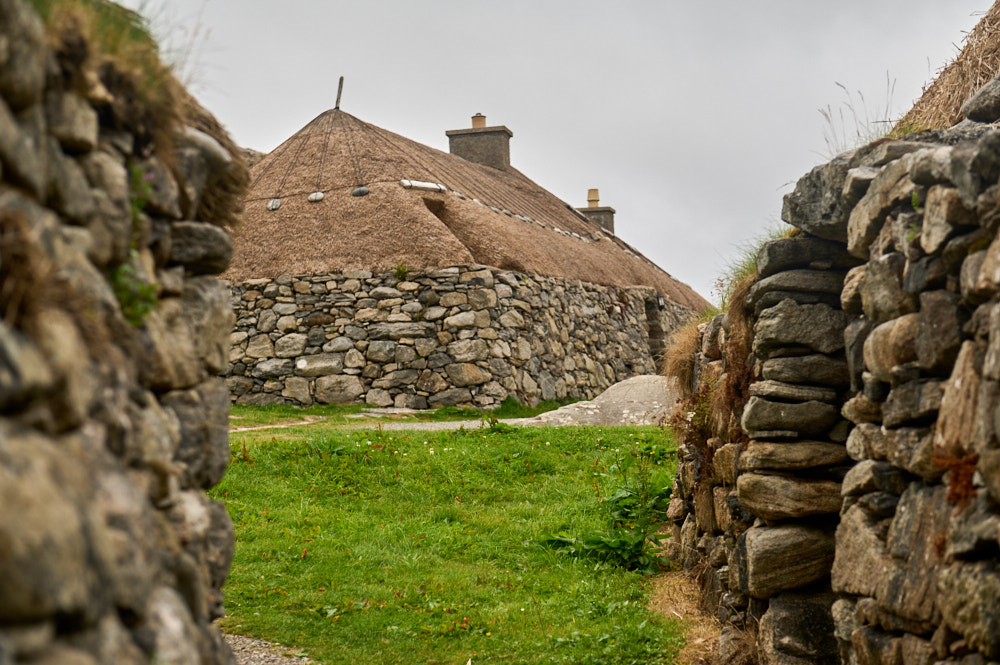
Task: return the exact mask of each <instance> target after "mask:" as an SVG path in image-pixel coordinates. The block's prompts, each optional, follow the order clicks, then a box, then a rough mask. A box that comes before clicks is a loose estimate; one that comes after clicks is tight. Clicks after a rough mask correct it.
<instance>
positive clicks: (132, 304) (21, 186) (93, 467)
mask: <svg viewBox="0 0 1000 665" xmlns="http://www.w3.org/2000/svg"><path fill="white" fill-rule="evenodd" d="M69 36H70V37H73V35H72V34H70V35H69ZM45 42H46V36H45V34H44V29H43V27H42V24H41V21H40V20H39V18H38V16H37V15H36V14H35V13H34V11H33V10H32V9H30V8H29V6H28V5H26V4H24V3H22V2H21V1H20V0H0V44H3V48H2V49H0V663H3V664H4V665H7V664H13V663H29V662H30V663H34V664H36V665H43V664H45V665H48V664H54V663H74V664H78V665H96V664H97V663H119V664H134V665H140V664H145V663H150V662H156V663H163V664H167V663H169V664H178V665H180V664H182V663H183V664H191V663H200V664H203V665H209V664H216V663H220V664H221V663H233V662H234V660H233V657H232V654H231V652H230V651H229V649H228V647H227V646H226V645H225V643H224V642H223V640H222V638H221V635H220V634H219V632H218V631H217V629H216V628H215V627H213V626H212V624H211V621H212V620H213V619H214V618H216V617H218V616H220V614H221V613H222V600H223V598H222V592H221V587H222V583H223V581H224V580H225V578H226V575H227V572H228V569H229V564H230V560H231V556H232V547H233V531H232V525H231V523H230V521H229V517H228V516H227V514H226V510H225V508H224V507H223V506H222V504H220V503H217V502H213V501H211V500H210V499H209V498H208V496H207V494H206V489H208V488H210V487H211V486H212V485H214V484H215V483H217V482H218V481H219V480H220V478H221V477H222V474H223V472H224V471H225V469H226V465H227V463H228V461H229V447H228V442H227V438H228V435H227V425H228V423H227V413H228V407H229V399H228V392H227V390H226V386H225V383H224V381H223V379H222V378H221V377H218V376H217V375H218V374H219V373H220V372H222V371H223V370H224V369H225V367H226V361H227V354H228V338H229V332H230V328H231V325H232V321H233V319H232V311H231V308H230V304H229V293H228V289H227V288H226V286H225V284H224V283H221V282H219V281H217V280H216V279H215V278H214V277H212V276H211V275H210V273H214V272H218V271H220V270H222V269H224V268H225V265H226V263H227V261H228V254H227V252H228V251H229V247H230V244H229V237H228V235H227V234H226V232H225V231H223V230H222V229H220V228H219V227H218V226H215V225H214V224H211V223H209V222H212V221H215V220H214V219H204V218H203V219H199V218H198V216H197V211H198V209H199V201H203V200H204V198H205V197H209V196H213V195H215V193H216V192H215V188H217V187H218V182H220V179H222V178H225V177H227V176H226V174H230V175H231V173H232V172H233V170H234V169H235V170H237V171H238V170H239V169H240V168H242V167H241V166H240V165H239V164H238V163H237V162H235V161H234V156H233V155H232V154H230V153H229V152H228V151H227V150H226V149H223V147H222V146H221V145H220V143H219V142H218V141H217V140H215V139H214V138H212V137H210V136H208V135H207V134H205V133H203V132H201V131H199V130H197V129H195V128H193V127H184V126H179V125H178V126H174V127H169V126H160V127H149V126H146V127H145V128H144V130H143V131H138V130H136V131H133V130H132V129H130V128H129V127H130V126H129V118H125V117H123V116H122V115H120V112H121V111H122V109H123V108H124V107H127V106H128V105H129V104H130V103H135V101H134V100H124V99H123V98H120V97H117V96H116V95H117V94H118V89H117V88H116V87H115V86H116V84H121V83H122V81H123V79H122V78H120V77H118V78H115V77H116V76H118V75H117V73H116V72H115V70H114V67H113V66H108V67H104V68H101V69H100V70H99V71H98V70H97V69H92V68H90V67H91V65H89V64H87V62H85V61H84V60H83V58H82V57H80V56H81V53H82V54H84V55H85V54H86V49H87V44H86V42H85V41H83V40H82V39H77V38H76V37H73V41H72V42H71V45H72V46H73V50H72V51H71V52H70V53H67V52H63V51H59V52H56V53H54V52H53V51H50V50H49V48H48V47H46V46H45ZM65 45H66V44H65V43H64V44H63V46H65ZM133 110H134V108H133ZM146 119H147V120H148V117H147V118H146ZM150 129H154V130H162V131H163V132H164V133H165V136H167V137H168V139H169V137H170V136H171V135H173V138H172V139H169V140H170V141H171V144H172V148H173V162H172V166H169V167H168V166H167V162H165V161H161V160H160V159H159V158H158V157H157V151H156V149H155V148H154V147H153V144H152V143H149V142H147V140H148V139H149V135H148V134H147V133H145V130H150ZM237 159H238V158H237ZM238 180H239V178H238V177H237V178H236V181H238ZM147 190H148V191H147ZM147 199H148V200H147ZM217 200H221V199H217Z"/></svg>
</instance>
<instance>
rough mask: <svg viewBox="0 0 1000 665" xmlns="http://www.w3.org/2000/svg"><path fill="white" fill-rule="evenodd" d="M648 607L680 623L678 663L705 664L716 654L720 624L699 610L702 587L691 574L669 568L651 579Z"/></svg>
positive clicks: (687, 664)
mask: <svg viewBox="0 0 1000 665" xmlns="http://www.w3.org/2000/svg"><path fill="white" fill-rule="evenodd" d="M652 584H653V593H652V597H651V599H650V602H649V609H650V610H651V611H653V612H659V613H660V614H662V615H663V616H665V617H667V618H670V619H678V620H680V621H682V622H683V625H684V634H685V636H686V639H685V644H684V648H683V649H681V652H680V654H679V655H678V657H677V662H678V663H679V664H680V665H708V664H709V663H711V662H712V660H713V659H714V657H715V651H716V647H717V645H718V642H719V634H720V632H721V631H722V625H721V624H720V623H719V620H718V619H717V618H715V617H714V616H712V615H710V614H706V613H705V612H704V611H702V609H701V590H700V589H699V587H698V582H697V580H696V579H694V577H693V576H692V574H691V573H689V572H684V571H670V572H667V573H664V574H663V575H660V576H658V577H655V578H654V579H653V580H652Z"/></svg>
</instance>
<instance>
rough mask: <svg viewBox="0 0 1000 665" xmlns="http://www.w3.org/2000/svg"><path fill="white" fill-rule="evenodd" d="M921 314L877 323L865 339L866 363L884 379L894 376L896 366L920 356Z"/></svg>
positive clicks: (876, 374)
mask: <svg viewBox="0 0 1000 665" xmlns="http://www.w3.org/2000/svg"><path fill="white" fill-rule="evenodd" d="M919 321H920V316H919V315H918V314H907V315H905V316H901V317H899V318H896V319H892V320H890V321H886V322H885V323H883V324H880V325H878V326H875V328H873V329H872V331H871V333H869V335H868V338H867V339H866V340H865V343H864V351H863V352H864V359H865V367H867V368H868V371H869V372H871V373H872V375H873V376H874V377H875V378H877V379H878V380H880V381H884V382H887V383H888V382H889V381H891V380H892V369H893V368H894V367H896V366H898V365H903V364H905V363H908V362H912V361H914V360H916V359H917V346H916V343H917V332H918V328H919Z"/></svg>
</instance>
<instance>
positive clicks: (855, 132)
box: [819, 72, 896, 158]
mask: <svg viewBox="0 0 1000 665" xmlns="http://www.w3.org/2000/svg"><path fill="white" fill-rule="evenodd" d="M834 84H835V85H836V86H837V87H838V88H840V89H841V90H842V91H843V93H844V96H845V97H846V99H844V100H843V101H842V102H841V103H840V105H839V106H838V107H837V109H836V110H834V109H833V107H831V106H830V105H829V104H827V106H826V108H825V109H819V113H820V115H821V116H823V120H824V121H825V123H826V125H825V126H824V128H823V140H824V142H825V143H826V148H827V155H826V156H827V157H828V158H833V157H834V156H836V155H839V154H840V153H842V152H845V151H847V150H851V149H853V148H857V147H858V146H862V145H865V144H866V143H871V142H872V141H874V140H875V139H879V138H882V137H883V136H886V135H887V134H888V133H889V132H890V131H891V130H892V127H893V124H894V122H893V121H892V120H891V119H890V117H889V116H890V114H891V113H892V95H893V93H894V91H895V89H896V81H895V80H891V79H890V78H889V73H888V72H886V75H885V107H884V108H877V107H876V108H873V109H869V108H868V102H867V101H866V100H865V96H864V94H863V93H862V92H861V91H860V90H858V91H857V95H858V99H857V101H855V99H854V95H853V94H852V93H851V91H850V90H848V89H847V86H845V85H844V84H842V83H839V82H836V81H835V82H834Z"/></svg>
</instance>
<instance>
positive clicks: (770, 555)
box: [737, 525, 834, 598]
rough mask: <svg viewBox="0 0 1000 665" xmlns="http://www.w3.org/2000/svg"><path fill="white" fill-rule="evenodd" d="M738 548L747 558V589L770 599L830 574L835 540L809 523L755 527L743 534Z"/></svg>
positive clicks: (751, 592)
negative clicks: (808, 525)
mask: <svg viewBox="0 0 1000 665" xmlns="http://www.w3.org/2000/svg"><path fill="white" fill-rule="evenodd" d="M737 550H742V554H740V555H737V557H739V556H744V557H745V561H746V570H745V576H746V584H745V588H746V592H747V593H749V594H750V595H752V596H754V597H755V598H770V597H771V596H774V595H775V594H777V593H779V592H781V591H785V590H787V589H795V588H798V587H802V586H806V585H808V584H812V583H813V582H817V581H819V580H822V579H823V578H825V577H827V576H828V575H829V574H830V566H831V564H832V563H833V557H834V540H833V536H832V535H831V534H829V533H826V532H824V531H823V530H822V529H816V528H811V527H807V526H801V525H782V526H755V527H752V528H750V529H748V530H747V531H746V533H745V534H744V535H742V536H740V538H739V539H738V541H737ZM743 586H744V585H743V584H741V590H743Z"/></svg>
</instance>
